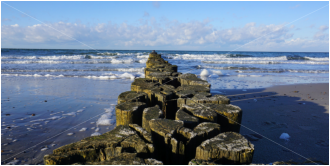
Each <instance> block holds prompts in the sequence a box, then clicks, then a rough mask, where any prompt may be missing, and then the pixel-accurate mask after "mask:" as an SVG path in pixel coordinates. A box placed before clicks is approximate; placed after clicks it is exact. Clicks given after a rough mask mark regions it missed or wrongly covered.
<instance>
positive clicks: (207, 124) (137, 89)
mask: <svg viewBox="0 0 330 166" xmlns="http://www.w3.org/2000/svg"><path fill="white" fill-rule="evenodd" d="M144 72H145V78H137V79H135V80H134V82H133V83H132V84H131V91H127V92H123V93H122V94H120V95H119V97H118V105H117V106H116V107H115V110H116V127H115V129H114V130H112V131H109V132H107V133H104V134H102V135H100V136H94V137H88V138H85V139H83V140H81V141H80V142H76V143H72V144H69V145H65V146H62V147H60V148H58V149H55V150H54V151H53V154H51V155H46V156H45V157H44V163H45V164H89V165H93V164H107V165H113V164H116V165H117V164H128V165H132V164H147V165H148V164H152V165H156V164H175V165H178V164H180V165H181V164H250V163H251V162H252V158H253V153H254V146H253V144H251V143H250V142H249V141H248V140H247V139H246V138H244V137H243V136H242V135H240V134H239V131H240V123H241V119H242V110H241V109H240V108H239V107H238V106H234V105H231V104H230V100H229V99H228V98H227V97H226V96H224V95H214V96H212V94H211V93H210V87H211V85H210V84H209V83H208V82H207V81H204V80H202V79H200V78H198V77H197V76H196V75H194V74H182V73H179V72H177V66H176V65H172V64H170V63H168V62H167V61H165V60H164V59H163V58H161V55H160V54H157V53H156V52H155V51H153V52H151V53H150V54H149V58H148V61H147V63H146V68H145V70H144Z"/></svg>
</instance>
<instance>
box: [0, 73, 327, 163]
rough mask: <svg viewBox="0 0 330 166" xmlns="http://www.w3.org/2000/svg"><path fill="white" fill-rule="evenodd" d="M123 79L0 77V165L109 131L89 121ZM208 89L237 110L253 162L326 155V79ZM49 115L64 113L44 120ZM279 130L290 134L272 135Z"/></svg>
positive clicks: (107, 105)
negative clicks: (0, 158)
mask: <svg viewBox="0 0 330 166" xmlns="http://www.w3.org/2000/svg"><path fill="white" fill-rule="evenodd" d="M131 82H132V80H130V79H122V80H115V81H113V80H112V81H107V80H104V81H100V80H93V79H84V78H70V79H68V78H66V79H63V78H58V79H49V80H48V79H42V78H28V79H27V78H20V77H14V78H11V79H10V80H6V81H2V87H1V88H2V90H1V92H2V106H1V107H2V112H1V122H2V132H1V133H2V136H1V143H2V146H1V147H2V150H3V152H2V153H1V155H2V163H3V164H4V163H8V162H12V161H15V160H14V158H16V161H17V160H18V161H17V163H16V164H42V163H43V161H42V158H43V156H44V155H45V154H49V153H51V152H52V150H54V149H55V148H57V147H60V146H62V145H66V144H69V143H72V142H76V141H79V140H81V139H83V138H85V137H89V136H91V135H92V134H93V133H95V132H96V131H95V130H97V128H99V129H98V131H97V132H99V133H105V132H107V131H110V130H111V129H113V127H114V124H110V125H96V122H97V120H98V119H99V118H100V116H101V115H103V114H106V111H107V110H109V109H111V107H113V106H114V105H115V104H116V100H117V96H118V95H119V94H120V93H121V92H124V91H128V90H130V84H131ZM212 92H213V94H216V92H221V94H225V95H226V96H228V97H229V98H230V99H231V103H232V104H234V105H237V106H239V107H241V109H242V110H243V118H242V127H241V132H240V133H241V134H242V135H244V136H245V137H246V138H248V139H249V140H250V141H251V142H252V143H253V144H254V145H255V153H254V158H253V163H264V164H267V163H271V162H275V161H289V160H293V161H295V162H303V161H306V159H305V158H304V157H306V158H308V159H312V160H318V161H323V162H327V161H328V156H329V145H328V142H329V136H328V135H329V134H328V133H329V127H328V126H329V84H326V83H322V84H297V85H282V86H273V87H269V88H263V89H247V90H245V89H236V90H228V89H227V90H226V89H212ZM218 94H219V93H218ZM46 100H47V102H45V101H46ZM16 110H17V111H16ZM18 110H19V111H18ZM79 110H81V111H79ZM77 111H78V112H77ZM73 112H74V113H73ZM70 113H72V114H74V115H70ZM8 114H9V115H8ZM32 114H35V116H32ZM55 116H60V117H64V118H63V119H59V118H54V119H53V120H50V119H49V118H52V117H55ZM110 118H111V119H115V116H112V117H110ZM47 119H48V120H47ZM46 121H49V122H46ZM7 127H10V128H9V129H7ZM27 128H30V129H27ZM83 128H86V130H84V131H80V130H82V129H83ZM70 133H72V135H70ZM282 133H288V134H289V136H290V138H289V139H288V140H283V139H280V138H279V137H280V135H281V134H282ZM68 134H69V135H68ZM45 148H46V149H45Z"/></svg>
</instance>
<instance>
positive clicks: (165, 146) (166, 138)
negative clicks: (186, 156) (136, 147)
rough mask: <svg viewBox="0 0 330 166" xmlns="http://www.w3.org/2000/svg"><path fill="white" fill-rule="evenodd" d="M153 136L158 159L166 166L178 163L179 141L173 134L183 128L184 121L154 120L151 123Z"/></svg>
mask: <svg viewBox="0 0 330 166" xmlns="http://www.w3.org/2000/svg"><path fill="white" fill-rule="evenodd" d="M149 126H150V129H151V134H152V137H153V140H154V147H155V155H156V157H155V158H156V159H157V160H160V161H163V162H164V164H174V163H175V162H177V161H176V160H177V154H178V141H177V140H176V139H175V138H174V137H173V134H174V133H175V131H176V130H177V129H178V128H179V127H183V122H182V121H175V120H169V119H152V120H150V121H149Z"/></svg>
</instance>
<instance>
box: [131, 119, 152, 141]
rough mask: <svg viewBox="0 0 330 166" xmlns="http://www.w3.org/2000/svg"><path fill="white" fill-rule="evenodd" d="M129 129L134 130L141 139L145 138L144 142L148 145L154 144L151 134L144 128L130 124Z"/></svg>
mask: <svg viewBox="0 0 330 166" xmlns="http://www.w3.org/2000/svg"><path fill="white" fill-rule="evenodd" d="M129 127H131V128H132V129H134V130H135V131H136V132H137V133H138V134H139V136H140V137H141V138H144V140H145V141H146V142H148V143H153V141H152V137H151V133H150V132H147V131H146V130H145V129H144V128H142V127H141V126H139V125H137V124H129Z"/></svg>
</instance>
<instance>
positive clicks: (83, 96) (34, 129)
mask: <svg viewBox="0 0 330 166" xmlns="http://www.w3.org/2000/svg"><path fill="white" fill-rule="evenodd" d="M131 82H132V80H130V79H120V80H93V79H86V78H45V77H39V78H38V77H37V78H33V77H32V78H31V77H12V78H10V79H9V78H4V79H2V83H1V150H2V152H1V162H2V164H4V163H8V162H12V163H13V164H43V156H44V155H45V154H49V153H52V151H53V150H54V149H56V148H58V147H60V146H63V145H66V144H69V143H72V142H76V141H80V140H81V139H83V138H85V137H89V136H91V134H93V133H95V132H96V131H97V128H99V131H98V132H99V133H105V132H107V131H110V130H112V129H113V128H114V126H115V125H114V124H112V125H108V126H97V125H96V122H97V120H98V119H99V118H100V115H103V114H105V111H107V110H109V109H111V108H112V107H114V105H115V104H116V103H117V97H118V95H119V94H120V93H122V92H124V91H127V90H129V89H130V84H131ZM32 114H34V116H32ZM52 118H53V119H52ZM111 119H112V120H115V115H114V116H112V117H111ZM114 123H115V121H114ZM75 126H76V127H75ZM82 128H87V129H86V131H80V130H81V129H82ZM68 129H69V130H68ZM69 133H73V134H72V135H70V134H69ZM68 134H69V135H68ZM45 148H47V149H45ZM14 158H16V159H17V160H16V161H15V160H14ZM13 161H14V162H13Z"/></svg>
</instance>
